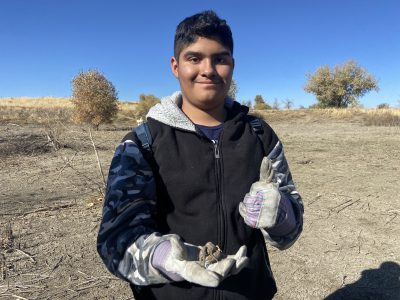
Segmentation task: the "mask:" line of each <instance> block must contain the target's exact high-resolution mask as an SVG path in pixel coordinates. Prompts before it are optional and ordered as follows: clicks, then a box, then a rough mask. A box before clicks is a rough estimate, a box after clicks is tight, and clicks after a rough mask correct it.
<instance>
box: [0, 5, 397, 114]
mask: <svg viewBox="0 0 400 300" xmlns="http://www.w3.org/2000/svg"><path fill="white" fill-rule="evenodd" d="M206 9H214V10H215V11H216V12H217V13H218V14H219V16H220V17H222V18H224V19H226V20H227V21H228V23H229V24H230V26H231V29H232V31H233V36H234V43H235V48H234V57H235V60H236V66H235V72H234V78H235V80H236V81H237V83H238V86H239V92H238V100H253V99H254V97H255V95H257V94H261V95H263V97H264V99H266V100H267V101H269V102H272V101H273V99H274V98H277V99H279V100H283V99H286V98H289V99H292V100H293V101H294V104H295V106H296V107H299V106H300V105H303V106H306V107H307V106H309V105H310V104H313V103H315V102H316V100H315V98H314V96H313V95H312V94H308V93H306V92H304V90H303V86H304V84H305V82H306V74H307V73H312V72H314V71H315V70H316V69H317V68H318V67H319V66H321V65H330V66H333V65H335V64H339V63H343V62H345V61H347V60H349V59H354V60H356V61H357V62H358V63H359V64H360V65H361V66H363V67H365V68H366V69H367V70H368V71H369V72H370V73H371V74H373V75H374V76H375V77H376V78H377V79H378V81H379V86H380V91H379V92H378V93H377V92H371V93H369V94H367V95H366V96H364V97H363V98H361V99H360V100H361V103H362V104H363V105H364V106H365V107H375V106H376V105H378V104H380V103H383V102H385V103H389V104H391V105H393V106H395V105H398V102H397V101H398V100H399V99H400V22H399V15H400V1H397V0H374V1H372V0H358V1H356V0H348V1H345V0H335V1H333V0H319V1H317V0H292V1H288V0H281V1H278V0H275V1H271V0H264V1H262V0H258V1H251V0H249V1H232V0H230V1H218V0H214V1H205V0H203V1H188V0H186V1H177V0H169V1H151V0H148V1H133V0H112V1H111V0H108V1H105V0H1V1H0V97H18V96H32V97H39V96H70V95H71V85H70V82H71V79H72V78H73V77H74V75H76V74H77V73H78V72H80V71H84V70H87V69H89V68H96V69H98V70H100V71H102V72H103V73H104V75H105V76H106V77H107V78H108V79H109V80H110V81H111V82H113V84H114V85H115V87H116V89H117V90H118V92H119V98H120V99H123V100H136V99H138V98H139V94H141V93H146V94H154V95H156V96H158V97H162V96H165V95H169V94H171V93H172V92H173V91H175V90H178V89H179V84H178V82H177V80H176V79H175V78H174V77H173V75H172V74H171V71H170V67H169V61H170V57H171V56H172V53H173V36H174V31H175V28H176V25H177V24H178V23H179V22H180V21H181V20H182V19H183V18H185V17H187V16H189V15H192V14H195V13H197V12H199V11H202V10H206Z"/></svg>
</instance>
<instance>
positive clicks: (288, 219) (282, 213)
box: [265, 193, 296, 236]
mask: <svg viewBox="0 0 400 300" xmlns="http://www.w3.org/2000/svg"><path fill="white" fill-rule="evenodd" d="M281 196H282V197H281V201H280V203H279V208H278V217H277V220H276V225H275V226H274V227H272V228H267V229H265V230H266V231H267V232H268V233H269V234H272V235H276V236H284V235H286V234H288V233H290V232H292V231H293V230H294V229H295V228H296V217H295V215H294V211H293V206H292V204H291V203H290V200H289V199H287V198H286V197H285V196H284V195H283V194H282V193H281Z"/></svg>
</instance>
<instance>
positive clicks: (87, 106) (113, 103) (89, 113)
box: [72, 70, 118, 129]
mask: <svg viewBox="0 0 400 300" xmlns="http://www.w3.org/2000/svg"><path fill="white" fill-rule="evenodd" d="M72 102H73V104H74V118H75V120H76V121H77V122H78V123H87V124H90V125H92V126H93V127H94V128H95V129H98V127H99V125H100V124H104V123H111V122H112V120H113V119H114V118H115V117H116V115H117V112H118V99H117V92H116V90H115V87H114V85H113V84H112V83H111V82H110V81H108V80H107V78H106V77H105V76H104V75H103V74H101V73H100V72H99V71H97V70H89V71H86V72H80V73H79V74H78V75H76V76H75V77H74V79H73V80H72Z"/></svg>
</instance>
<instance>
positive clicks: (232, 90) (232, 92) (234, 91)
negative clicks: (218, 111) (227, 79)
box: [228, 79, 239, 100]
mask: <svg viewBox="0 0 400 300" xmlns="http://www.w3.org/2000/svg"><path fill="white" fill-rule="evenodd" d="M238 90H239V87H238V85H237V83H236V80H234V79H232V81H231V85H230V86H229V91H228V97H231V98H232V99H233V100H236V95H237V92H238Z"/></svg>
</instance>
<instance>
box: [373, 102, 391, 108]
mask: <svg viewBox="0 0 400 300" xmlns="http://www.w3.org/2000/svg"><path fill="white" fill-rule="evenodd" d="M376 108H377V109H384V108H390V105H389V104H387V103H381V104H379V105H378V106H377V107H376Z"/></svg>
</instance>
